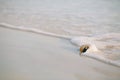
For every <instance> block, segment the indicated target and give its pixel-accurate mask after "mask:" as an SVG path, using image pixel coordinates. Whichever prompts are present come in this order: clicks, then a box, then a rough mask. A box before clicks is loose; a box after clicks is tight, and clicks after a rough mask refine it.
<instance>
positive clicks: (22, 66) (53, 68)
mask: <svg viewBox="0 0 120 80" xmlns="http://www.w3.org/2000/svg"><path fill="white" fill-rule="evenodd" d="M78 53H79V51H77V48H76V47H75V46H73V45H72V44H71V43H70V42H69V41H67V40H63V39H59V38H54V37H49V36H44V35H39V34H34V33H30V32H22V31H17V30H11V29H6V28H2V27H0V80H120V68H118V67H114V66H111V65H108V64H105V63H102V62H99V61H96V60H93V59H90V58H87V57H84V56H79V54H78Z"/></svg>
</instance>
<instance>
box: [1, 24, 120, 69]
mask: <svg viewBox="0 0 120 80" xmlns="http://www.w3.org/2000/svg"><path fill="white" fill-rule="evenodd" d="M0 27H5V28H10V29H16V30H21V31H26V32H32V33H37V34H43V35H48V36H53V37H59V38H64V39H69V40H70V41H71V42H72V43H73V44H75V45H77V46H78V47H81V46H82V45H84V44H89V45H90V48H89V49H88V50H87V52H86V53H85V54H82V55H84V56H87V57H90V58H94V59H96V60H100V61H102V62H105V63H108V64H111V65H114V66H118V67H120V63H118V62H115V61H112V60H109V59H106V58H104V57H101V56H100V55H97V54H96V55H94V54H90V53H92V52H93V53H98V52H99V49H97V47H96V45H95V43H94V42H95V41H96V40H98V39H101V37H100V38H98V37H96V38H95V37H82V36H81V37H73V36H65V35H57V34H54V33H49V32H45V31H42V30H38V29H35V28H26V27H20V26H14V25H11V24H7V23H0ZM103 38H106V37H103ZM110 38H111V37H110Z"/></svg>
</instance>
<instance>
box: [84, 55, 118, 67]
mask: <svg viewBox="0 0 120 80" xmlns="http://www.w3.org/2000/svg"><path fill="white" fill-rule="evenodd" d="M82 56H87V57H89V58H92V59H95V60H98V61H101V62H103V63H106V64H110V65H113V66H116V67H119V68H120V63H118V62H116V61H112V60H110V59H106V58H104V57H101V56H99V55H92V54H82Z"/></svg>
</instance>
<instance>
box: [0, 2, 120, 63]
mask: <svg viewBox="0 0 120 80" xmlns="http://www.w3.org/2000/svg"><path fill="white" fill-rule="evenodd" d="M119 5H120V1H119V0H0V22H4V23H8V24H12V25H16V26H22V27H25V28H35V29H37V30H43V31H45V32H50V33H54V34H57V35H64V36H85V37H89V38H90V39H91V38H95V39H96V40H95V41H94V43H95V45H96V47H97V48H98V49H99V50H101V51H102V52H103V53H104V54H103V56H104V57H106V58H109V59H111V60H115V61H118V62H120V43H119V42H120V23H119V22H120V15H119V14H120V8H119Z"/></svg>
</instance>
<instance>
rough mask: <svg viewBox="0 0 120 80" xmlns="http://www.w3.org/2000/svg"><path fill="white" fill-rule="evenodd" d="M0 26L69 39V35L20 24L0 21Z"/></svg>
mask: <svg viewBox="0 0 120 80" xmlns="http://www.w3.org/2000/svg"><path fill="white" fill-rule="evenodd" d="M0 27H5V28H10V29H15V30H21V31H26V32H32V33H37V34H43V35H47V36H53V37H58V38H64V39H71V36H65V35H58V34H54V33H50V32H45V31H42V30H38V29H35V28H25V27H21V26H20V27H19V26H14V25H11V24H7V23H0Z"/></svg>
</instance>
